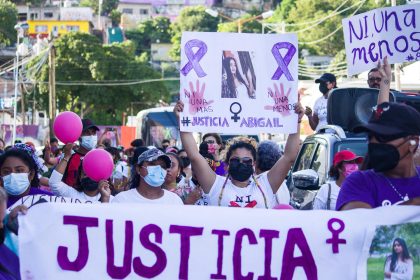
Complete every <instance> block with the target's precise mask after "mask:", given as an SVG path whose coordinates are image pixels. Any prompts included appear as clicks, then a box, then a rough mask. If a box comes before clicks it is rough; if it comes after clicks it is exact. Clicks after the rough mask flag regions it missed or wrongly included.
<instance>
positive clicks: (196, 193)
mask: <svg viewBox="0 0 420 280" xmlns="http://www.w3.org/2000/svg"><path fill="white" fill-rule="evenodd" d="M201 193H202V190H201V188H200V187H196V188H195V189H193V190H192V191H191V192H190V193H189V194H188V196H187V197H186V198H185V202H184V203H185V204H187V205H194V204H195V203H196V202H197V201H198V200H199V199H200V198H201Z"/></svg>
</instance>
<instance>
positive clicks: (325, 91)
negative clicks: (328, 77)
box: [319, 83, 330, 94]
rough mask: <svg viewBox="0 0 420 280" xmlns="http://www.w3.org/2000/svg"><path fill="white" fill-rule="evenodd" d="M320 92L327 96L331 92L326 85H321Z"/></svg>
mask: <svg viewBox="0 0 420 280" xmlns="http://www.w3.org/2000/svg"><path fill="white" fill-rule="evenodd" d="M319 91H320V92H322V94H327V93H328V91H330V90H329V89H328V87H327V84H326V83H320V84H319Z"/></svg>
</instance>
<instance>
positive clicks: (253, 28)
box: [217, 14, 262, 33]
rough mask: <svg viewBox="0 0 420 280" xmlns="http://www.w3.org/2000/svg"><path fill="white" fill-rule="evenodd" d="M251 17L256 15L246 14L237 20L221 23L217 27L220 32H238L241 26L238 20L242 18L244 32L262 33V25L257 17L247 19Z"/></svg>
mask: <svg viewBox="0 0 420 280" xmlns="http://www.w3.org/2000/svg"><path fill="white" fill-rule="evenodd" d="M251 17H254V15H252V14H246V15H245V16H243V17H241V18H239V19H237V20H235V21H231V22H226V23H219V25H218V27H217V31H218V32H238V28H239V26H238V24H239V23H238V21H239V20H241V21H243V22H244V23H242V24H241V25H242V26H241V29H242V33H261V29H262V25H261V23H260V22H259V21H258V20H257V19H255V20H250V21H247V20H248V19H250V18H251Z"/></svg>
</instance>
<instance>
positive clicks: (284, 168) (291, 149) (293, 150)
mask: <svg viewBox="0 0 420 280" xmlns="http://www.w3.org/2000/svg"><path fill="white" fill-rule="evenodd" d="M295 113H296V114H298V124H297V132H296V133H293V134H289V136H288V137H287V141H286V145H285V147H284V154H283V156H282V157H281V158H280V159H279V160H278V161H277V162H276V164H275V165H274V166H273V167H272V168H271V169H270V171H268V174H267V177H268V182H269V183H270V186H271V189H272V190H273V193H276V192H277V190H278V189H279V187H280V186H281V184H282V183H283V181H284V179H285V178H286V176H287V174H288V173H289V170H290V168H291V167H292V165H293V163H294V161H295V159H296V156H297V154H298V152H299V147H300V122H301V121H302V117H303V115H304V113H305V110H304V109H303V107H302V105H301V104H300V103H299V102H298V103H297V104H296V107H295Z"/></svg>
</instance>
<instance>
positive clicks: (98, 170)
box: [83, 149, 114, 182]
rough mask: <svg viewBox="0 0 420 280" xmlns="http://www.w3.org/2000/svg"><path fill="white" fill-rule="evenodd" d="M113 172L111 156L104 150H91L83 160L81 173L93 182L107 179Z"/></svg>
mask: <svg viewBox="0 0 420 280" xmlns="http://www.w3.org/2000/svg"><path fill="white" fill-rule="evenodd" d="M113 170H114V161H113V160H112V156H111V154H110V153H108V152H107V151H105V150H104V149H93V150H91V151H90V152H88V153H87V154H86V155H85V157H84V158H83V171H84V172H85V174H86V176H88V177H89V178H90V179H92V180H93V181H96V182H99V181H100V180H106V179H108V178H109V177H111V175H112V171H113Z"/></svg>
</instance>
